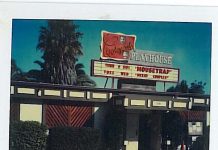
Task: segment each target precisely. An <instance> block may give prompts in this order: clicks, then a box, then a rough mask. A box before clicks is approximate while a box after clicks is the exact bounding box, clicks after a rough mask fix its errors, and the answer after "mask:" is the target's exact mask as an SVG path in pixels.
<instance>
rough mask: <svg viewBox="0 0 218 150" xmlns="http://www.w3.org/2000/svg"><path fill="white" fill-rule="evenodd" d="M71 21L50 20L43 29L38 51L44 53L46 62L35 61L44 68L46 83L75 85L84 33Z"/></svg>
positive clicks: (43, 75)
mask: <svg viewBox="0 0 218 150" xmlns="http://www.w3.org/2000/svg"><path fill="white" fill-rule="evenodd" d="M77 29H78V26H76V25H75V24H74V23H73V22H72V21H69V20H49V21H48V26H47V27H41V29H40V36H39V41H38V45H37V49H39V50H40V51H42V52H43V56H42V59H43V60H44V62H40V61H35V63H37V64H39V65H40V66H41V68H42V75H41V76H42V77H43V80H44V81H45V82H48V83H57V84H69V85H72V84H75V82H76V72H75V63H76V61H77V60H78V56H80V55H82V54H83V53H82V51H81V48H82V46H81V43H80V42H79V39H80V38H81V37H82V33H81V32H78V31H77Z"/></svg>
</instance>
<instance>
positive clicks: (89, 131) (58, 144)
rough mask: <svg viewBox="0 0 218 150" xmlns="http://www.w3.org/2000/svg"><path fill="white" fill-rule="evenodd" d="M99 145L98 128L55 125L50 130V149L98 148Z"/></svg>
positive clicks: (91, 149) (95, 149)
mask: <svg viewBox="0 0 218 150" xmlns="http://www.w3.org/2000/svg"><path fill="white" fill-rule="evenodd" d="M99 145H100V131H99V130H97V129H93V128H74V127H54V128H51V129H50V130H49V136H48V141H47V146H48V147H47V149H48V150H97V149H98V147H99Z"/></svg>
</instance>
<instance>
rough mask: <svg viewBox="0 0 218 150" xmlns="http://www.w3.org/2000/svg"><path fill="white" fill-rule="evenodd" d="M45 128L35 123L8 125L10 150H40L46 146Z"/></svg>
mask: <svg viewBox="0 0 218 150" xmlns="http://www.w3.org/2000/svg"><path fill="white" fill-rule="evenodd" d="M46 131H47V128H46V126H44V125H42V124H40V123H39V122H36V121H16V122H11V124H10V150H42V149H44V148H45V145H46V137H47V135H46Z"/></svg>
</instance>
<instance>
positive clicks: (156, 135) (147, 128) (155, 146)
mask: <svg viewBox="0 0 218 150" xmlns="http://www.w3.org/2000/svg"><path fill="white" fill-rule="evenodd" d="M138 142H139V146H138V150H160V148H161V111H148V112H147V113H144V114H139V136H138Z"/></svg>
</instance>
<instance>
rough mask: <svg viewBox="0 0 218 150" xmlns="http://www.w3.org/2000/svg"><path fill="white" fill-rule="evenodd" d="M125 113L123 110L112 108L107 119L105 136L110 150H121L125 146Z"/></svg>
mask: <svg viewBox="0 0 218 150" xmlns="http://www.w3.org/2000/svg"><path fill="white" fill-rule="evenodd" d="M124 114H125V113H123V112H122V110H118V109H115V108H111V109H110V111H109V112H108V114H107V115H106V117H105V119H106V120H105V125H104V132H105V133H104V135H105V143H106V147H107V149H108V150H120V148H121V146H122V145H123V137H122V135H123V132H124V131H125V115H124Z"/></svg>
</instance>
